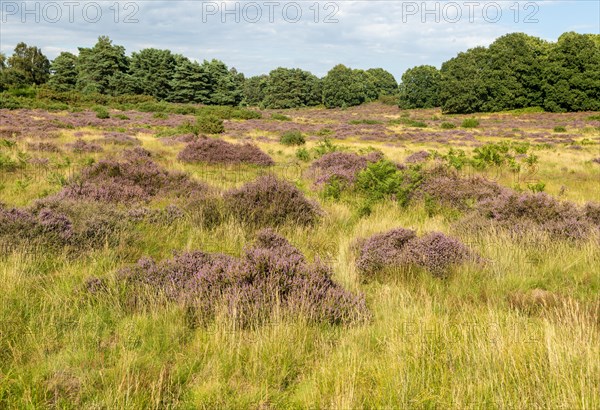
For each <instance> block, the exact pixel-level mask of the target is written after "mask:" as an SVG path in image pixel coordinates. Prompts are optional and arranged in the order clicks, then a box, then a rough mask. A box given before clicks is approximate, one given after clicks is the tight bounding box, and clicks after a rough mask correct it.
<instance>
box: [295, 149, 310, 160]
mask: <svg viewBox="0 0 600 410" xmlns="http://www.w3.org/2000/svg"><path fill="white" fill-rule="evenodd" d="M296 158H298V159H299V160H300V161H304V162H308V161H310V153H309V152H308V150H307V149H306V148H298V149H297V150H296Z"/></svg>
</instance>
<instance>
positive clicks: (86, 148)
mask: <svg viewBox="0 0 600 410" xmlns="http://www.w3.org/2000/svg"><path fill="white" fill-rule="evenodd" d="M66 145H67V147H69V148H71V150H72V151H73V152H75V153H78V154H80V153H84V152H86V153H87V152H89V153H91V152H102V151H104V150H103V149H102V147H101V146H100V145H98V144H94V143H91V142H87V141H84V140H82V139H78V140H77V141H75V142H72V143H70V144H66Z"/></svg>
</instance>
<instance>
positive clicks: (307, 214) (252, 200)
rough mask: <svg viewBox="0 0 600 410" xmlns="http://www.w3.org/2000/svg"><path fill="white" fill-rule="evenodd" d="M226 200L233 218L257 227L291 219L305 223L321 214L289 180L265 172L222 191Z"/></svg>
mask: <svg viewBox="0 0 600 410" xmlns="http://www.w3.org/2000/svg"><path fill="white" fill-rule="evenodd" d="M224 199H225V203H226V206H227V208H228V209H229V211H230V212H231V214H233V215H234V216H235V217H236V218H238V219H240V220H242V221H244V222H247V223H250V224H253V225H259V226H265V225H270V226H277V225H282V224H284V223H288V222H293V223H298V224H300V225H308V224H312V223H313V222H315V221H316V220H317V219H318V217H319V216H320V214H321V210H320V208H319V206H318V205H317V204H316V203H315V202H313V201H311V200H308V199H306V197H305V196H304V194H303V193H302V191H300V190H299V189H298V188H296V187H295V186H294V185H293V184H291V183H290V182H287V181H284V180H281V179H278V178H277V177H275V176H273V175H266V176H261V177H259V178H257V179H256V180H254V181H252V182H248V183H247V184H245V185H243V186H242V187H240V188H239V189H232V190H231V191H228V192H227V193H225V196H224Z"/></svg>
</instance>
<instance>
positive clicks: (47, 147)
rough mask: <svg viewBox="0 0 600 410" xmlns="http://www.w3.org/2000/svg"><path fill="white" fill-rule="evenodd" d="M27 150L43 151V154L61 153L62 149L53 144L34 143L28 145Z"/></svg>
mask: <svg viewBox="0 0 600 410" xmlns="http://www.w3.org/2000/svg"><path fill="white" fill-rule="evenodd" d="M27 148H28V149H29V150H30V151H41V152H60V148H58V146H57V145H56V144H54V143H52V142H44V141H42V142H32V143H29V144H27Z"/></svg>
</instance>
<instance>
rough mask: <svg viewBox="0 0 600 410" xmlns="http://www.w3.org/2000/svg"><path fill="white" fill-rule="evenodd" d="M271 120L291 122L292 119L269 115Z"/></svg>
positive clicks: (279, 115) (285, 116)
mask: <svg viewBox="0 0 600 410" xmlns="http://www.w3.org/2000/svg"><path fill="white" fill-rule="evenodd" d="M271 119H272V120H276V121H291V120H292V119H291V118H290V117H288V116H287V115H283V114H278V113H273V114H271Z"/></svg>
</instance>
